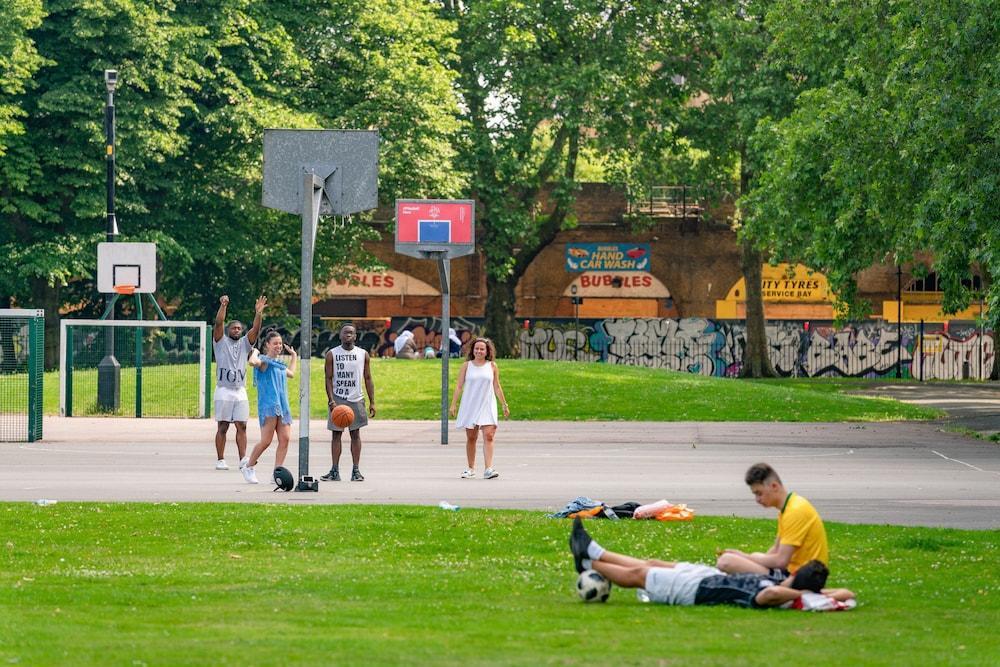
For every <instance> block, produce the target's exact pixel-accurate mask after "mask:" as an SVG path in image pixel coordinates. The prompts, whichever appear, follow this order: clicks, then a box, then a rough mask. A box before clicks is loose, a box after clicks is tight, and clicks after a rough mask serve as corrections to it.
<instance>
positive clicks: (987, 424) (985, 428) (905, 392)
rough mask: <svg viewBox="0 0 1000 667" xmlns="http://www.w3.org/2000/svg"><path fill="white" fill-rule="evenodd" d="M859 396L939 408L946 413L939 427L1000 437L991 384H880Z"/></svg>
mask: <svg viewBox="0 0 1000 667" xmlns="http://www.w3.org/2000/svg"><path fill="white" fill-rule="evenodd" d="M860 393H863V394H866V395H869V396H887V397H889V398H894V399H896V400H898V401H904V402H906V403H914V404H916V405H924V406H927V407H932V408H939V409H941V410H944V411H946V412H947V413H948V418H947V419H946V420H944V421H943V422H942V423H944V424H948V425H950V426H954V427H959V428H967V429H969V430H971V431H976V432H978V433H980V434H981V435H983V436H985V437H989V436H992V435H996V434H997V433H1000V386H998V385H997V384H996V383H993V382H990V383H983V384H978V383H977V384H971V383H956V384H940V383H937V382H934V383H922V384H882V385H873V386H872V387H871V388H869V389H867V390H865V391H864V392H860Z"/></svg>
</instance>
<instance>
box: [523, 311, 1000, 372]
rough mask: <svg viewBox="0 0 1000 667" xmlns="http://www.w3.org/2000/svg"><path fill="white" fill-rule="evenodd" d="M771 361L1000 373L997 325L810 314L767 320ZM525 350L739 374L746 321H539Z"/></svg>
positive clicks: (806, 367)
mask: <svg viewBox="0 0 1000 667" xmlns="http://www.w3.org/2000/svg"><path fill="white" fill-rule="evenodd" d="M766 331H767V338H768V343H769V349H770V357H771V363H772V364H773V365H774V368H775V370H776V371H777V372H778V373H780V374H781V375H783V376H786V377H799V376H805V377H823V376H834V377H835V376H847V377H867V378H877V377H886V376H891V377H895V374H896V367H897V364H898V366H899V368H900V371H901V375H902V376H903V377H904V378H913V379H922V380H958V379H963V378H972V379H980V380H985V379H989V378H990V377H991V376H993V375H994V361H995V344H994V337H993V333H992V332H990V331H987V332H985V334H981V333H980V331H979V330H978V329H976V328H973V327H971V326H970V327H967V328H956V327H952V328H951V330H950V331H946V330H943V329H940V328H938V327H937V326H935V328H934V329H931V328H927V329H926V330H925V331H924V333H923V336H922V337H921V334H920V331H919V325H912V324H907V325H903V326H902V327H901V331H900V334H901V335H898V334H897V331H896V327H894V326H891V325H890V326H886V325H885V324H881V323H872V324H868V323H865V324H858V325H850V326H846V327H844V328H841V329H835V328H833V327H831V326H813V327H811V328H808V329H807V328H806V326H805V325H804V323H802V322H776V323H771V324H769V325H768V326H767V327H766ZM520 342H521V358H524V359H553V360H574V359H577V360H580V361H605V362H607V363H613V364H628V365H634V366H648V367H652V368H669V369H671V370H676V371H685V372H688V373H698V374H701V375H713V376H718V377H725V376H735V375H738V374H739V372H740V370H741V369H742V365H743V347H744V343H745V328H744V326H743V323H742V322H731V321H717V320H710V319H706V318H686V319H680V320H672V319H639V318H621V319H605V320H591V321H586V322H580V323H579V325H577V324H575V323H574V322H573V321H568V322H567V321H561V322H538V323H536V325H535V327H533V328H531V329H526V330H523V331H522V332H521V338H520Z"/></svg>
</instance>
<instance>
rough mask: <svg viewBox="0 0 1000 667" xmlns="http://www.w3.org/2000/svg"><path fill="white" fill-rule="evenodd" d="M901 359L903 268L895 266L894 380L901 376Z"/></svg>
mask: <svg viewBox="0 0 1000 667" xmlns="http://www.w3.org/2000/svg"><path fill="white" fill-rule="evenodd" d="M902 359H903V267H902V266H900V265H898V264H897V265H896V379H897V380H898V379H900V378H901V377H903V375H902V369H901V367H900V366H901V365H902Z"/></svg>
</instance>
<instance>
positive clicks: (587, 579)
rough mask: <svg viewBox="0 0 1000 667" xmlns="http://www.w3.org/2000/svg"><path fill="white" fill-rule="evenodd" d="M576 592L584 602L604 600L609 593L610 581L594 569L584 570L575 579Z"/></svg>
mask: <svg viewBox="0 0 1000 667" xmlns="http://www.w3.org/2000/svg"><path fill="white" fill-rule="evenodd" d="M576 594H577V595H579V596H580V599H581V600H583V601H584V602H605V601H607V599H608V596H609V595H611V582H610V581H608V580H607V579H605V578H604V577H603V576H601V573H600V572H597V571H596V570H584V571H583V572H581V573H580V576H579V577H578V578H577V580H576Z"/></svg>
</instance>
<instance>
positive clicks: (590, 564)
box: [580, 558, 594, 570]
mask: <svg viewBox="0 0 1000 667" xmlns="http://www.w3.org/2000/svg"><path fill="white" fill-rule="evenodd" d="M580 564H581V565H583V569H584V570H593V569H594V561H592V560H590V559H589V558H584V559H583V560H582V561H580Z"/></svg>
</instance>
